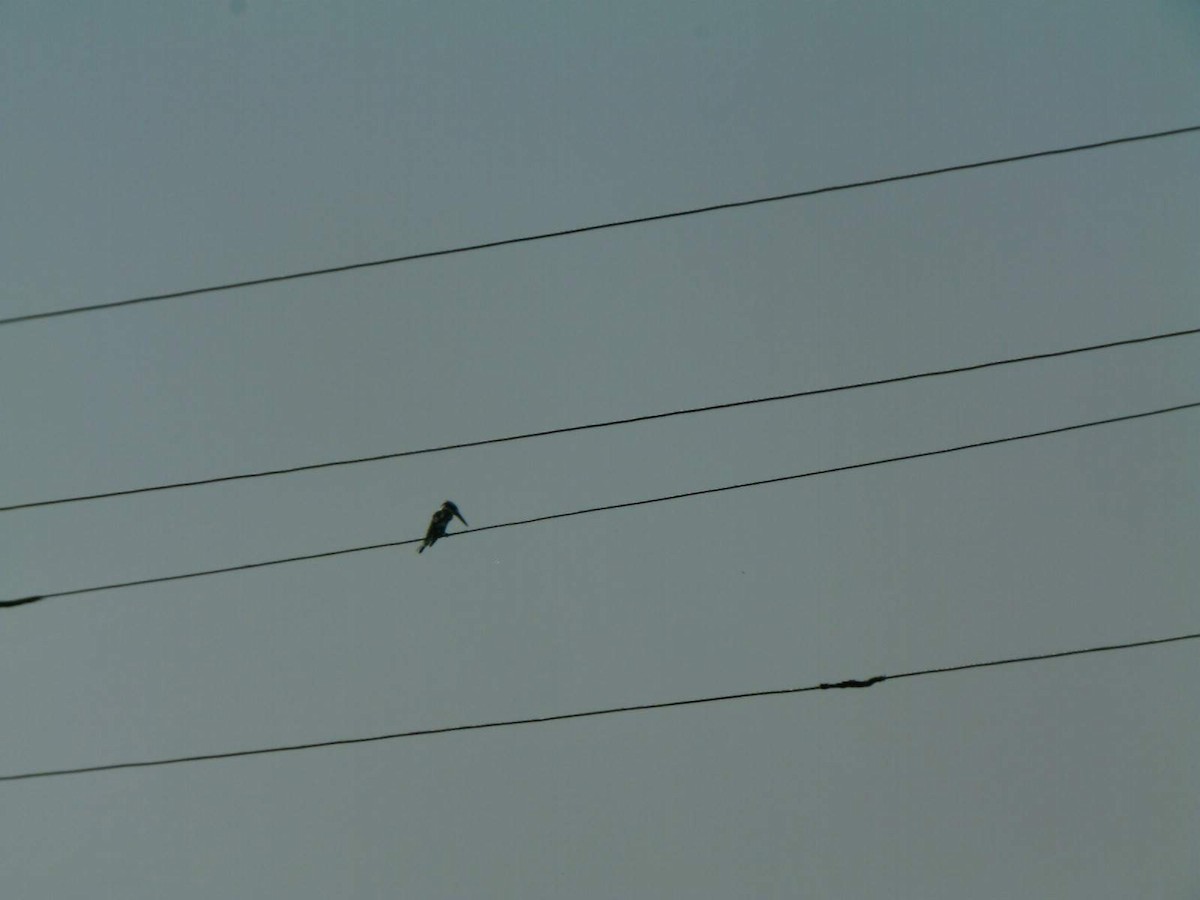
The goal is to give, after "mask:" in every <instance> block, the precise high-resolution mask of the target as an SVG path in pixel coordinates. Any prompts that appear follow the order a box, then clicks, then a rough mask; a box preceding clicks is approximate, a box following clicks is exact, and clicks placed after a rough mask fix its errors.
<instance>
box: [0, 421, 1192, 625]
mask: <svg viewBox="0 0 1200 900" xmlns="http://www.w3.org/2000/svg"><path fill="white" fill-rule="evenodd" d="M1198 406H1200V401H1196V402H1194V403H1182V404H1179V405H1177V406H1168V407H1163V408H1161V409H1152V410H1148V411H1145V412H1139V413H1130V414H1128V415H1123V416H1114V417H1113V418H1109V419H1098V420H1095V421H1091V422H1081V423H1079V424H1076V425H1063V426H1060V427H1058V428H1050V429H1047V430H1045V431H1033V432H1028V433H1025V434H1017V435H1010V436H1008V437H1002V438H992V439H990V440H986V441H975V442H973V443H970V444H959V445H957V446H954V447H943V448H941V449H939V450H923V451H921V452H919V453H907V454H904V455H903V456H890V457H887V458H885V459H874V460H869V461H867V462H860V463H850V464H849V465H844V466H834V467H832V468H828V469H816V470H813V471H809V472H801V473H799V474H796V475H781V476H778V477H775V478H763V479H761V480H759V481H744V482H741V483H740V484H731V485H725V486H724V487H715V488H703V489H701V490H695V491H685V492H683V493H680V494H668V495H666V496H663V497H651V498H649V499H646V500H627V501H625V502H622V503H610V504H607V505H605V506H593V507H589V508H587V509H576V510H571V511H569V512H561V513H551V514H550V515H545V516H535V517H534V518H532V519H519V520H516V521H513V522H500V523H498V524H495V525H483V526H481V527H479V528H471V529H468V530H466V531H458V532H452V533H450V534H447V535H445V537H446V538H452V537H461V536H463V535H467V534H478V533H480V532H482V531H492V530H495V529H497V528H512V527H514V526H517V525H533V524H535V523H538V522H550V521H553V520H555V519H567V518H571V517H572V516H583V515H588V514H590V513H597V512H608V511H610V510H615V509H628V508H630V507H634V506H648V505H650V504H652V503H666V502H667V501H670V500H682V499H685V498H688V497H701V496H704V495H706V494H719V493H723V492H725V491H737V490H742V489H744V488H751V487H760V486H762V485H767V484H779V483H780V482H784V481H797V480H799V479H802V478H812V477H815V476H817V475H832V474H834V473H836V472H849V471H852V470H854V469H866V468H870V467H872V466H881V465H885V464H887V463H895V462H904V461H906V460H911V459H922V458H925V457H929V456H941V455H944V454H947V453H957V452H958V451H960V450H974V449H977V448H979V447H991V446H995V445H997V444H1007V443H1011V442H1013V441H1023V440H1028V439H1030V438H1037V437H1046V436H1048V435H1052V434H1063V433H1064V432H1068V431H1078V430H1080V429H1083V428H1094V427H1096V426H1099V425H1111V424H1114V423H1116V422H1128V421H1131V420H1133V419H1144V418H1148V417H1150V416H1161V415H1165V414H1166V413H1172V412H1180V411H1182V410H1185V409H1194V408H1195V407H1198ZM443 539H444V538H443ZM422 540H423V538H409V539H407V540H403V541H387V542H384V543H380V544H368V545H365V546H361V547H346V548H344V549H341V550H325V551H322V552H320V553H307V554H304V555H301V556H289V557H285V558H283V559H269V560H264V561H262V562H253V563H240V564H238V565H234V566H222V567H221V568H217V569H202V570H199V571H195V572H184V573H181V574H178V575H159V576H155V577H153V578H139V579H137V580H134V581H121V582H115V583H113V584H102V585H94V586H92V587H84V588H73V589H71V590H66V591H53V592H49V593H44V594H36V595H31V596H28V597H19V598H16V599H12V600H3V601H0V607H15V606H24V605H26V604H29V603H37V602H39V601H41V600H49V599H51V598H52V597H72V596H75V595H78V594H94V593H98V592H100V591H115V590H123V589H126V588H132V587H140V586H142V585H148V584H162V583H164V582H168V581H183V580H185V579H189V578H201V577H203V576H206V575H222V574H226V573H229V572H242V571H245V570H247V569H261V568H265V567H267V566H278V565H284V564H285V563H294V562H303V561H306V560H312V559H326V558H328V557H331V556H344V555H346V554H349V553H363V552H365V551H368V550H382V549H384V548H389V547H403V546H405V545H406V544H416V543H419V542H420V541H422Z"/></svg>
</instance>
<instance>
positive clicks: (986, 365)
mask: <svg viewBox="0 0 1200 900" xmlns="http://www.w3.org/2000/svg"><path fill="white" fill-rule="evenodd" d="M1195 334H1200V328H1185V329H1181V330H1179V331H1168V332H1161V333H1159V334H1151V335H1146V336H1144V337H1136V338H1124V339H1122V340H1117V341H1107V342H1105V343H1103V344H1089V345H1087V346H1084V347H1072V348H1070V349H1067V350H1052V351H1049V352H1047V353H1031V354H1027V355H1025V356H1010V357H1007V358H1005V359H996V360H991V361H989V362H981V363H971V364H969V365H964V366H953V367H951V368H946V369H932V370H929V371H926V372H917V373H915V374H910V375H895V376H892V377H889V378H876V379H873V380H871V381H859V382H855V383H853V384H841V385H837V386H834V387H824V388H813V389H810V390H806V391H794V392H792V393H789V394H773V395H771V396H768V397H755V398H752V399H749V400H734V401H731V402H729V403H713V404H710V405H708V406H692V407H687V408H685V409H676V410H669V411H666V412H657V413H649V414H647V415H641V416H630V417H628V418H624V419H609V420H607V421H603V422H591V423H588V424H585V425H568V426H566V427H562V428H548V429H546V430H544V431H530V432H525V433H523V434H511V435H506V436H504V437H494V438H483V439H482V440H475V441H463V442H461V443H457V444H443V445H441V446H437V447H424V448H422V449H419V450H400V451H396V452H393V453H380V454H376V455H374V456H358V457H350V458H347V459H336V460H328V461H325V462H317V463H307V464H305V465H299V466H288V467H286V468H281V469H262V470H259V471H257V472H244V473H239V474H236V475H217V476H214V477H211V478H197V479H193V480H191V481H173V482H168V483H165V484H155V485H149V486H145V487H136V488H126V489H124V490H117V491H103V492H100V493H95V494H76V495H74V496H70V497H56V498H54V499H50V500H30V501H27V502H25V503H10V504H9V505H7V506H0V512H13V511H15V510H20V509H36V508H38V507H42V506H57V505H60V504H65V503H83V502H87V501H91V500H106V499H110V498H113V497H129V496H133V495H136V494H149V493H154V492H157V491H170V490H176V489H178V488H190V487H201V486H203V485H208V484H222V483H225V482H230V481H244V480H247V479H252V478H268V477H271V476H273V475H293V474H296V473H297V472H312V471H315V470H318V469H332V468H336V467H338V466H355V465H361V464H363V463H372V462H382V461H384V460H390V459H402V458H404V457H406V456H422V455H425V454H428V453H443V452H445V451H447V450H463V449H466V448H469V447H485V446H487V445H489V444H506V443H509V442H512V441H524V440H530V439H533V438H542V437H550V436H551V435H556V434H570V433H572V432H577V431H590V430H593V429H598V428H611V427H613V426H616V425H630V424H633V423H635V422H650V421H654V420H655V419H670V418H673V417H675V416H690V415H695V414H697V413H706V412H714V411H716V410H722V409H734V408H736V407H739V406H754V405H757V404H761V403H775V402H777V401H780V400H796V399H799V398H801V397H816V396H819V395H821V394H836V393H840V392H842V391H853V390H858V389H859V388H867V387H880V386H882V385H886V384H899V383H901V382H905V381H916V380H918V379H922V378H936V377H938V376H942V375H956V374H960V373H963V372H975V371H979V370H980V369H991V368H995V367H997V366H1010V365H1015V364H1017V363H1027V362H1034V361H1036V360H1044V359H1054V358H1056V357H1061V356H1072V355H1075V354H1079V353H1091V352H1093V351H1096V350H1109V349H1112V348H1114V347H1126V346H1129V345H1131V344H1145V343H1149V342H1151V341H1162V340H1166V339H1167V338H1175V337H1184V336H1187V335H1195Z"/></svg>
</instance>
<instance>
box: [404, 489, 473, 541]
mask: <svg viewBox="0 0 1200 900" xmlns="http://www.w3.org/2000/svg"><path fill="white" fill-rule="evenodd" d="M454 518H457V519H458V521H460V522H462V523H463V524H464V525H467V520H466V519H464V518H463V516H462V513H460V512H459V511H458V507H457V506H455V505H454V501H453V500H447V501H446V502H445V503H443V504H442V506H441V508H440V509H439V510H438V511H437V512H435V513H434V514H433V518H432V519H430V520H429V528H428V530H426V532H425V540H423V541H422V542H421V546H420V547H418V548H417V552H418V553H424V552H425V548H426V547H432V546H433V545H434V544H436V543H437V539H438V538H440V537H445V536H446V526H447V525H449V524H450V520H451V519H454ZM467 527H468V528H470V527H471V526H470V525H467Z"/></svg>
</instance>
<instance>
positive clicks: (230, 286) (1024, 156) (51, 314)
mask: <svg viewBox="0 0 1200 900" xmlns="http://www.w3.org/2000/svg"><path fill="white" fill-rule="evenodd" d="M1195 131H1200V125H1189V126H1186V127H1184V128H1172V129H1169V130H1167V131H1155V132H1148V133H1144V134H1135V135H1128V136H1126V137H1119V138H1109V139H1107V140H1103V141H1094V142H1092V143H1090V144H1075V145H1073V146H1070V147H1057V148H1055V149H1053V150H1037V151H1034V152H1032V153H1020V154H1017V155H1016V156H1002V157H996V158H994V159H986V160H981V161H978V162H972V163H959V164H957V165H953V166H941V167H939V168H936V169H925V170H922V171H919V172H907V173H905V174H902V175H887V176H884V177H882V178H869V179H865V180H863V181H851V182H846V183H843V184H833V185H828V186H826V187H819V188H809V189H808V190H803V191H792V192H789V193H786V194H773V195H771V196H768V197H755V198H752V199H749V200H733V201H730V202H728V203H714V204H712V205H710V206H699V207H694V208H691V209H681V210H676V211H675V212H666V213H655V214H653V215H649V216H637V217H634V218H629V219H620V220H617V221H613V222H602V223H600V224H597V225H581V226H577V227H575V228H564V229H562V230H560V231H543V232H540V233H538V234H529V235H524V236H523V237H515V238H502V239H500V240H495V241H485V242H483V243H480V244H466V245H463V246H459V247H448V248H445V249H442V250H427V251H425V252H422V253H409V254H406V255H404V256H393V257H389V258H387V259H375V260H370V261H368V262H358V263H348V264H346V265H341V266H328V267H326V268H322V269H308V270H305V271H303V272H290V273H287V274H284V275H268V276H266V277H263V278H251V279H247V280H245V281H230V282H226V283H225V284H214V285H210V286H209V287H201V288H191V289H189V290H184V291H172V292H170V293H166V294H149V295H147V296H144V297H132V298H130V299H128V300H113V301H109V302H106V303H91V304H88V305H86V306H73V307H68V308H66V309H56V310H50V311H47V312H37V313H26V314H24V315H18V316H8V317H7V318H3V319H0V325H15V324H17V323H18V322H32V321H34V320H37V319H50V318H55V317H57V316H70V315H75V314H77V313H86V312H96V311H98V310H104V309H116V308H117V307H121V306H133V305H135V304H140V303H154V302H157V301H160V300H174V299H178V298H180V297H194V296H196V295H197V294H210V293H214V292H216V291H231V290H236V289H239V288H247V287H255V286H257V285H262V284H274V283H277V282H280V281H292V280H295V279H298V278H312V277H314V276H317V275H333V274H335V273H338V272H351V271H354V270H355V269H368V268H372V267H375V266H388V265H393V264H396V263H405V262H413V261H415V260H418V259H433V258H434V257H438V256H450V255H452V254H456V253H470V252H473V251H475V250H487V249H490V248H493V247H506V246H509V245H512V244H525V243H529V242H531V241H544V240H548V239H550V238H557V237H568V236H570V235H576V234H586V233H588V232H591V231H602V230H605V229H609V228H622V227H624V226H626V225H642V224H645V223H648V222H661V221H664V220H666V219H678V218H682V217H684V216H697V215H701V214H703V213H711V212H719V211H721V210H726V209H738V208H740V207H744V206H756V205H759V204H763V203H777V202H779V201H781V200H796V199H799V198H801V197H814V196H816V195H818V194H831V193H834V192H837V191H848V190H853V189H854V188H863V187H874V186H877V185H881V184H892V183H894V182H898V181H910V180H912V179H915V178H928V177H930V176H933V175H945V174H948V173H950V172H965V171H968V170H970V169H982V168H985V167H987V166H999V165H1004V164H1006V163H1014V162H1023V161H1025V160H1030V159H1040V158H1042V157H1046V156H1059V155H1062V154H1066V153H1080V152H1082V151H1085V150H1098V149H1100V148H1102V147H1113V146H1117V145H1119V144H1132V143H1135V142H1138V141H1152V140H1157V139H1158V138H1166V137H1176V136H1178V135H1183V134H1190V133H1191V132H1195Z"/></svg>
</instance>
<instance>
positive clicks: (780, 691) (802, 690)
mask: <svg viewBox="0 0 1200 900" xmlns="http://www.w3.org/2000/svg"><path fill="white" fill-rule="evenodd" d="M1196 638H1200V632H1197V633H1194V634H1179V635H1175V636H1173V637H1165V638H1155V639H1153V640H1148V641H1133V642H1130V643H1126V644H1108V645H1105V646H1101V647H1087V648H1085V649H1082V650H1060V651H1058V652H1055V653H1040V654H1037V655H1036V656H1017V657H1010V658H1008V659H993V660H988V661H986V662H974V663H965V664H963V665H957V666H939V667H937V668H932V669H919V670H916V671H913V672H901V673H899V674H897V675H875V676H873V677H871V678H865V679H854V678H850V679H847V680H845V681H837V682H822V683H821V684H810V685H807V686H805V687H789V688H773V689H769V690H762V691H745V692H743V693H739V694H720V695H717V696H709V697H693V698H690V699H687V700H667V701H663V702H660V703H638V704H636V705H633V706H610V707H607V708H604V709H589V710H584V711H582V712H572V713H558V714H555V715H548V716H531V717H529V718H525V719H501V720H497V721H491V722H475V723H472V724H469V725H444V726H441V727H437V728H420V729H416V730H414V731H396V732H393V733H391V734H376V735H371V736H369V737H354V738H335V739H334V740H328V741H312V742H310V743H306V744H283V745H279V746H275V747H259V748H256V749H254V750H229V751H225V752H223V753H198V754H194V755H192V756H175V757H168V758H164V759H150V760H141V761H138V762H123V763H107V764H104V765H98V766H80V767H78V768H73V769H44V770H42V771H37V772H22V773H19V774H17V775H0V782H4V781H27V780H30V779H33V778H56V777H59V776H63V775H85V774H92V773H96V772H113V771H116V770H118V769H148V768H152V767H156V766H173V765H179V764H180V763H194V762H210V761H212V760H217V759H235V758H238V757H245V756H265V755H267V754H273V753H291V752H294V751H296V750H316V749H318V748H321V747H344V746H348V745H350V744H370V743H375V742H378V741H395V740H400V739H401V738H414V737H430V736H432V735H437V734H450V733H452V732H459V731H483V730H486V729H492V728H508V727H510V726H515V725H544V724H546V723H548V722H563V721H566V720H568V719H587V718H594V717H596V716H612V715H616V714H618V713H630V712H646V711H648V710H659V709H672V708H674V707H680V706H700V705H703V704H709V703H721V702H724V701H726V700H749V699H751V698H755V697H778V696H782V695H784V694H806V693H810V692H812V691H827V690H837V689H844V688H868V687H873V686H874V685H876V684H880V683H881V682H884V681H896V680H898V679H900V678H918V677H921V676H924V675H944V674H947V673H949V672H965V671H967V670H969V669H986V668H993V667H996V666H1009V665H1019V664H1023V663H1031V662H1041V661H1044V660H1048V659H1062V658H1063V657H1068V656H1083V655H1085V654H1088V653H1107V652H1109V651H1111V650H1131V649H1134V648H1138V647H1153V646H1158V645H1162V644H1171V643H1175V642H1177V641H1192V640H1195V639H1196Z"/></svg>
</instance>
